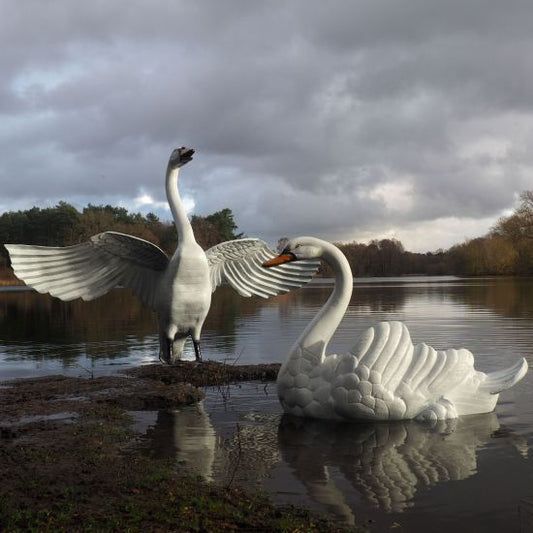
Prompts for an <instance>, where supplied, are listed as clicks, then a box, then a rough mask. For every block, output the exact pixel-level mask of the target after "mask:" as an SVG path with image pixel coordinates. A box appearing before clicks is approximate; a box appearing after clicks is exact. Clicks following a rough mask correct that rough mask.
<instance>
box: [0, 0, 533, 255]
mask: <svg viewBox="0 0 533 533" xmlns="http://www.w3.org/2000/svg"><path fill="white" fill-rule="evenodd" d="M1 7H2V10H3V12H5V13H6V16H5V17H2V20H1V21H0V44H2V45H3V50H4V52H3V54H2V58H0V73H1V74H2V78H1V79H2V80H3V82H2V84H1V85H0V118H1V125H0V155H1V158H0V161H1V162H0V181H1V184H2V192H3V197H4V198H3V201H2V202H0V203H1V205H9V203H10V201H11V203H13V205H15V201H16V205H20V204H21V202H22V203H23V201H22V199H23V198H25V197H26V198H27V202H28V204H30V202H33V201H34V200H35V198H46V199H49V200H50V201H54V200H56V199H57V200H60V199H65V200H67V201H68V200H69V198H76V199H77V200H76V201H79V199H80V198H84V197H85V198H86V199H87V201H90V202H92V203H100V200H99V199H101V198H104V197H105V198H117V200H120V199H123V201H124V202H126V203H129V204H131V205H133V199H134V198H135V197H136V196H137V195H138V194H139V191H141V190H143V191H146V192H147V193H148V194H150V196H152V198H154V199H155V200H157V201H162V200H163V199H164V196H163V194H164V193H163V188H162V180H163V172H164V167H165V163H166V158H167V157H168V154H169V152H170V151H171V149H172V148H173V147H174V146H175V145H178V144H190V145H194V146H195V147H196V148H197V150H198V151H197V155H196V157H195V161H194V163H193V164H191V165H190V166H188V167H187V171H186V172H184V173H183V185H182V190H184V191H185V192H187V194H191V195H192V196H193V197H194V199H195V202H196V210H197V212H199V213H202V214H207V213H209V212H211V211H212V210H215V209H220V208H222V207H231V208H232V209H233V211H234V213H235V217H236V220H237V222H238V223H239V225H240V228H241V229H242V230H243V231H246V232H247V233H248V234H257V235H259V236H261V235H265V236H266V235H268V236H270V237H271V238H273V239H275V238H277V237H278V236H280V235H286V234H295V233H315V234H317V235H322V236H327V237H328V238H332V239H335V235H342V236H343V238H344V237H346V238H351V236H352V235H353V238H356V236H357V235H358V234H362V233H363V232H364V233H365V234H371V233H372V231H375V232H376V234H378V233H379V232H380V231H382V230H383V228H387V227H396V228H397V229H398V231H399V233H400V234H401V229H402V227H406V228H407V227H409V226H412V224H413V223H415V222H416V223H419V224H424V223H426V222H428V223H429V222H430V221H432V220H434V219H435V218H440V217H459V218H461V217H466V218H473V219H477V218H479V219H486V218H487V217H490V216H492V217H494V218H495V219H496V218H497V216H498V215H499V214H500V213H501V212H502V210H503V209H506V208H509V207H511V206H512V202H513V200H514V199H515V198H516V194H517V193H518V192H520V191H521V190H523V189H525V188H531V186H532V185H533V184H532V182H531V178H530V177H529V176H530V169H531V166H532V163H533V162H532V161H531V157H532V156H531V154H529V150H528V147H529V146H530V145H531V143H530V141H531V134H530V133H529V128H528V127H527V123H528V121H529V120H531V113H532V109H531V107H532V105H531V98H530V95H529V87H531V85H532V83H531V82H532V81H533V80H531V77H532V76H533V74H531V73H532V72H533V68H532V67H533V65H532V62H533V59H531V54H530V53H529V50H530V48H531V45H532V44H533V42H532V41H533V36H532V35H531V32H530V28H531V24H530V22H531V18H532V15H533V8H531V7H530V5H529V3H528V2H519V1H511V2H505V3H502V2H496V1H494V2H486V1H485V2H481V1H477V0H475V1H472V2H468V3H464V2H458V1H455V0H454V1H451V2H426V1H422V0H418V1H407V0H404V1H399V2H387V1H384V0H383V1H381V0H377V1H375V2H351V3H349V2H339V1H333V2H329V3H324V2H315V1H311V2H309V1H305V2H304V1H296V2H290V3H287V2H282V1H281V0H276V1H273V2H268V3H264V4H263V3H261V4H258V3H255V2H247V1H244V0H233V1H228V2H223V3H222V2H215V1H201V0H200V1H198V2H169V1H165V0H157V1H156V0H154V2H151V3H150V5H148V4H144V3H142V2H125V1H124V2H114V3H111V4H109V3H105V2H91V3H84V4H76V5H74V4H72V2H68V1H67V0H61V1H60V0H56V1H51V2H47V3H46V4H43V3H42V2H37V1H34V2H22V3H21V2H19V3H15V2H6V1H4V2H1ZM36 21H38V24H37V23H36ZM29 33H31V39H30V38H29ZM486 138H489V139H490V138H494V139H497V140H499V141H502V142H504V143H506V144H507V145H508V147H507V148H506V150H505V153H503V154H495V153H493V152H492V151H491V149H490V147H489V148H483V146H481V148H479V149H477V148H476V149H472V150H473V152H474V153H472V154H470V155H469V154H466V155H465V147H467V146H474V147H475V146H476V143H478V142H481V141H483V140H484V139H486ZM476 150H477V151H476ZM15 176H16V179H14V177H15ZM391 187H392V189H391ZM394 187H397V188H398V187H399V189H398V190H401V191H404V194H406V195H408V197H407V198H406V199H404V200H405V201H404V203H403V204H401V206H400V203H401V202H398V205H396V202H395V200H396V199H395V198H394V194H393V195H392V197H391V198H385V197H384V196H383V194H385V195H386V194H390V193H387V191H390V190H392V191H395V190H396V189H395V188H394ZM383 191H385V193H384V192H383ZM406 191H407V192H406ZM28 207H29V205H28ZM292 230H294V231H292ZM463 237H464V236H463V235H458V236H457V240H458V241H459V240H461V239H462V238H463ZM437 246H438V244H437Z"/></svg>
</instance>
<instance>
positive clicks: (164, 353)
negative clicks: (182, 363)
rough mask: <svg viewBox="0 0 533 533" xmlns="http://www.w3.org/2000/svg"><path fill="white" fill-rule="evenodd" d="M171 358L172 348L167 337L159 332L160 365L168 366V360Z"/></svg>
mask: <svg viewBox="0 0 533 533" xmlns="http://www.w3.org/2000/svg"><path fill="white" fill-rule="evenodd" d="M171 357H172V347H171V344H170V341H169V340H168V338H167V336H166V335H165V334H164V333H162V332H159V360H160V361H161V362H162V363H165V364H167V365H168V364H170V359H171Z"/></svg>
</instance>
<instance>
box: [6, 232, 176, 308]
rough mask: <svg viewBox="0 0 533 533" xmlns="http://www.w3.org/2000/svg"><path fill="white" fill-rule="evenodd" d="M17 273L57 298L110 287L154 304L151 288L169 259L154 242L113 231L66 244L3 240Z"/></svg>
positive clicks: (95, 292) (95, 294)
mask: <svg viewBox="0 0 533 533" xmlns="http://www.w3.org/2000/svg"><path fill="white" fill-rule="evenodd" d="M5 247H6V248H7V250H8V251H9V255H10V258H11V265H12V267H13V270H14V272H15V274H16V275H17V277H18V278H20V279H22V280H23V281H25V282H26V284H27V285H29V286H30V287H33V288H34V289H35V290H37V291H38V292H42V293H50V294H51V295H52V296H56V297H57V298H60V299H61V300H66V301H68V300H74V299H76V298H82V299H83V300H93V299H94V298H96V297H98V296H101V295H102V294H105V293H106V292H108V291H109V290H111V289H112V288H113V287H116V286H117V285H121V286H124V287H128V288H130V289H132V290H133V291H134V292H135V293H136V294H137V295H138V296H139V297H140V298H141V300H142V301H143V302H144V303H146V304H147V305H149V306H150V307H152V308H153V306H154V296H155V287H156V283H157V280H158V278H159V276H160V273H161V272H162V271H163V270H164V269H165V268H166V266H167V264H168V257H167V256H166V254H165V253H164V252H163V251H162V250H161V249H159V248H158V247H157V246H155V245H154V244H152V243H150V242H148V241H145V240H143V239H139V238H137V237H132V236H130V235H125V234H123V233H117V232H114V231H106V232H104V233H99V234H98V235H94V236H93V237H91V238H90V240H88V241H87V242H83V243H81V244H76V245H74V246H66V247H62V248H59V247H57V248H56V247H48V246H32V245H25V244H6V245H5Z"/></svg>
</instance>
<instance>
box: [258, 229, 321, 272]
mask: <svg viewBox="0 0 533 533" xmlns="http://www.w3.org/2000/svg"><path fill="white" fill-rule="evenodd" d="M325 245H328V243H326V242H325V241H322V240H320V239H317V238H315V237H297V238H296V239H291V240H290V241H289V242H288V243H287V244H286V246H285V248H284V249H283V250H282V251H281V253H280V254H279V255H278V256H276V257H273V258H272V259H269V260H268V261H265V262H264V263H263V266H264V267H265V268H269V267H273V266H276V265H282V264H283V263H289V262H290V261H302V260H304V259H320V258H321V257H322V256H323V255H324V252H325Z"/></svg>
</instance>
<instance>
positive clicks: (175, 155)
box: [168, 146, 194, 168]
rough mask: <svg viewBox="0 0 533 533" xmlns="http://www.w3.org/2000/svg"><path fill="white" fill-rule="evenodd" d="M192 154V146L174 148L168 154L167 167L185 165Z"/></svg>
mask: <svg viewBox="0 0 533 533" xmlns="http://www.w3.org/2000/svg"><path fill="white" fill-rule="evenodd" d="M193 154H194V148H188V147H186V146H182V147H181V148H176V149H175V150H173V151H172V153H171V154H170V158H169V160H168V166H169V168H180V167H182V166H183V165H186V164H187V163H188V162H189V161H191V160H192V156H193Z"/></svg>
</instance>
